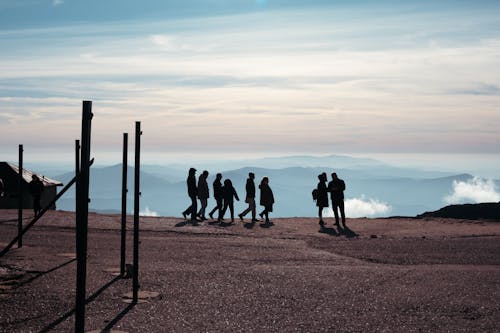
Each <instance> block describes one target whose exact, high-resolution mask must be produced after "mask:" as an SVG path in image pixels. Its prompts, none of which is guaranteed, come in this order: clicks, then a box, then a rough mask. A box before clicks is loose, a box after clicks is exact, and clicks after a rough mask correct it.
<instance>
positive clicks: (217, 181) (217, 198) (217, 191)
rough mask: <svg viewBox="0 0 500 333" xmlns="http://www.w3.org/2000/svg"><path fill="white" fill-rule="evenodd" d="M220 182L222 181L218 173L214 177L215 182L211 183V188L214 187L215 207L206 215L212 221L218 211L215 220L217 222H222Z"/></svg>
mask: <svg viewBox="0 0 500 333" xmlns="http://www.w3.org/2000/svg"><path fill="white" fill-rule="evenodd" d="M221 180H222V174H220V173H218V174H217V175H216V176H215V180H214V182H213V186H214V199H215V202H216V206H215V207H214V209H212V210H211V211H210V213H208V216H210V218H211V219H212V220H213V219H214V213H215V211H216V210H218V211H219V217H218V218H217V220H218V221H221V220H222V215H221V213H222V200H223V198H224V197H223V195H222V183H221Z"/></svg>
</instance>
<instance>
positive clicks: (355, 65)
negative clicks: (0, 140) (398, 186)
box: [0, 9, 500, 151]
mask: <svg viewBox="0 0 500 333" xmlns="http://www.w3.org/2000/svg"><path fill="white" fill-rule="evenodd" d="M345 13H346V12H345V9H342V10H340V11H339V12H337V11H331V12H329V13H326V12H325V13H321V12H319V11H314V10H309V11H306V12H299V11H290V12H284V13H282V14H283V15H280V16H279V18H278V17H275V16H273V15H272V13H267V12H263V13H259V14H245V15H234V16H231V15H230V16H224V17H206V18H204V17H201V18H196V19H182V20H172V21H167V22H161V21H159V22H142V21H138V22H132V23H130V22H129V23H116V24H112V23H107V24H102V23H101V24H99V26H89V27H87V26H69V27H60V28H46V29H45V30H40V31H35V30H30V29H28V30H24V31H3V32H0V33H1V34H2V37H3V39H2V44H3V45H5V46H6V47H5V48H4V50H5V51H3V52H2V54H1V55H0V86H1V87H2V93H1V94H2V95H0V98H2V99H0V103H1V105H0V106H1V107H2V110H4V111H3V114H2V116H3V118H4V119H7V122H2V123H1V124H0V133H2V135H4V134H3V133H8V134H9V135H11V138H12V139H13V140H17V141H20V140H21V139H22V140H28V141H29V140H30V138H31V140H33V141H36V142H40V141H39V140H38V138H35V137H34V136H33V133H36V132H37V131H36V130H34V128H36V126H38V128H40V129H44V130H47V131H48V132H51V131H50V128H51V127H54V126H57V133H58V134H57V135H56V136H54V137H53V136H52V135H51V136H48V137H47V138H46V139H45V140H46V141H44V142H45V143H46V144H50V143H51V140H52V141H57V142H60V141H63V139H65V140H66V141H68V142H71V140H72V139H73V138H74V137H75V136H77V131H78V130H76V133H75V128H78V126H77V125H78V121H79V116H80V108H81V105H80V104H81V100H82V99H91V100H93V101H94V109H95V121H94V126H95V131H93V134H94V140H95V142H96V145H98V146H102V145H115V144H116V143H119V140H120V136H119V135H116V138H114V137H112V135H111V134H110V133H112V132H118V133H120V132H121V131H123V129H124V128H128V127H129V125H128V124H131V123H133V122H134V121H135V120H142V121H143V124H144V125H143V126H144V128H145V134H147V135H145V137H144V142H145V143H147V144H148V146H153V147H154V148H156V149H160V148H161V147H166V148H169V147H180V146H182V145H185V146H186V147H191V148H192V149H195V148H196V147H200V146H201V145H202V144H210V145H213V146H216V145H220V143H221V142H223V143H224V145H227V147H231V148H232V149H235V150H242V149H248V148H251V147H255V146H258V147H265V146H266V143H267V144H268V143H269V142H272V143H273V146H281V147H283V149H285V148H287V147H300V149H304V150H306V151H308V150H309V149H310V148H311V147H314V148H315V149H338V147H342V148H343V150H344V151H345V150H350V149H351V150H356V151H362V150H419V149H425V150H427V149H436V150H447V149H463V150H470V151H476V150H478V149H485V150H490V151H491V150H495V149H497V147H498V135H497V134H496V132H497V128H498V127H500V116H499V114H498V112H497V111H498V110H497V106H498V105H499V103H500V95H499V94H497V93H496V92H497V90H498V88H496V87H500V79H499V78H500V60H499V59H500V37H499V36H491V35H488V36H487V37H485V38H478V39H474V40H468V41H465V42H464V41H462V40H453V39H450V40H448V39H446V38H445V39H444V41H443V38H441V39H439V38H437V39H435V38H430V37H428V35H432V34H433V33H435V32H436V31H437V32H438V34H439V33H442V34H443V35H447V34H450V33H452V32H453V31H452V30H450V28H449V26H450V23H453V22H455V20H458V18H456V19H455V18H451V19H450V20H452V21H453V22H447V23H443V22H440V21H438V20H437V21H435V22H432V23H429V22H428V23H429V24H426V25H422V24H420V22H418V20H419V15H418V13H416V14H411V15H409V16H406V17H405V16H403V17H399V16H394V17H392V16H391V17H374V16H368V17H366V18H365V19H366V22H365V23H366V24H365V25H359V24H357V23H356V21H355V20H354V21H348V20H346V18H345V17H346V16H344V15H343V14H345ZM341 14H342V15H341ZM332 15H333V17H334V18H335V19H333V20H332V19H330V16H332ZM406 15H408V14H406ZM304 17H305V18H307V19H305V20H304ZM327 17H328V19H327ZM312 18H314V19H312ZM358 19H359V18H358ZM483 19H485V18H483ZM245 22H246V23H248V25H247V24H243V23H245ZM415 22H418V23H419V24H416V23H415ZM474 22H475V21H474ZM474 22H472V23H469V24H473V23H474ZM403 23H407V24H403ZM412 24H413V25H412ZM476 24H479V23H476ZM367 26H370V27H372V29H367V28H366V27H367ZM424 26H425V27H424ZM394 27H398V28H397V29H395V28H394ZM415 27H417V28H418V29H417V30H415V29H413V28H415ZM425 29H427V30H425ZM415 31H417V32H415ZM20 41H21V45H19V43H20ZM23 41H24V44H23ZM16 46H17V47H16ZM495 88H496V89H495ZM71 117H73V118H72V120H70V118H71ZM69 123H71V125H69ZM12 124H15V125H16V128H15V130H13V129H9V125H12ZM166 128H168V130H166ZM246 133H258V135H255V136H253V137H252V140H251V141H249V140H244V139H242V138H245V137H248V135H247V134H246ZM311 133H314V135H311ZM395 138H397V139H395ZM308 148H309V149H308Z"/></svg>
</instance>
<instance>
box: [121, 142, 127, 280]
mask: <svg viewBox="0 0 500 333" xmlns="http://www.w3.org/2000/svg"><path fill="white" fill-rule="evenodd" d="M127 155H128V133H123V164H122V232H121V255H120V275H121V276H122V277H124V276H125V255H126V253H125V248H126V246H127V244H126V240H127V192H128V190H127V168H128V166H127V164H128V162H127Z"/></svg>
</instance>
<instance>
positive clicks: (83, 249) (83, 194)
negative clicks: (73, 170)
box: [75, 101, 92, 333]
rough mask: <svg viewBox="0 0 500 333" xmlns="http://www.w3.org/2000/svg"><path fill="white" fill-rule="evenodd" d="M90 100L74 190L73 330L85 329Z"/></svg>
mask: <svg viewBox="0 0 500 333" xmlns="http://www.w3.org/2000/svg"><path fill="white" fill-rule="evenodd" d="M91 125H92V102H91V101H83V107H82V137H81V159H80V170H81V171H80V177H78V179H77V191H76V305H75V332H77V333H83V332H84V331H85V302H86V290H85V289H86V278H87V232H88V213H89V201H90V200H89V175H90V166H89V161H90V138H91Z"/></svg>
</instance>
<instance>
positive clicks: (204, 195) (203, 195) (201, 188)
mask: <svg viewBox="0 0 500 333" xmlns="http://www.w3.org/2000/svg"><path fill="white" fill-rule="evenodd" d="M207 177H208V171H207V170H205V171H203V173H202V174H201V175H200V177H199V178H198V198H199V199H200V203H201V208H200V211H199V212H198V217H199V218H200V219H202V220H206V219H207V218H206V217H205V209H206V208H207V202H208V197H209V196H210V192H209V190H208V183H207Z"/></svg>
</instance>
